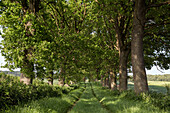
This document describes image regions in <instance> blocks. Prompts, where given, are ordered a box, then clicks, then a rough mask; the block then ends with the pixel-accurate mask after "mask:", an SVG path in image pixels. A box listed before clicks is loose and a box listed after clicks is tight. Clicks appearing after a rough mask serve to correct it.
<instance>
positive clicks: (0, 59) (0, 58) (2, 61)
mask: <svg viewBox="0 0 170 113" xmlns="http://www.w3.org/2000/svg"><path fill="white" fill-rule="evenodd" d="M0 30H1V29H0ZM2 40H3V39H2V37H1V36H0V43H1V41H2ZM4 64H5V58H4V57H3V56H2V54H1V50H0V70H1V71H7V70H8V69H6V68H1V66H3V65H4ZM158 68H159V67H158ZM19 70H20V69H15V70H14V71H19ZM159 70H161V69H160V68H159ZM161 71H162V72H164V73H162V72H160V71H158V70H157V68H156V66H153V67H152V68H151V70H147V69H146V74H148V75H163V74H170V69H169V70H161Z"/></svg>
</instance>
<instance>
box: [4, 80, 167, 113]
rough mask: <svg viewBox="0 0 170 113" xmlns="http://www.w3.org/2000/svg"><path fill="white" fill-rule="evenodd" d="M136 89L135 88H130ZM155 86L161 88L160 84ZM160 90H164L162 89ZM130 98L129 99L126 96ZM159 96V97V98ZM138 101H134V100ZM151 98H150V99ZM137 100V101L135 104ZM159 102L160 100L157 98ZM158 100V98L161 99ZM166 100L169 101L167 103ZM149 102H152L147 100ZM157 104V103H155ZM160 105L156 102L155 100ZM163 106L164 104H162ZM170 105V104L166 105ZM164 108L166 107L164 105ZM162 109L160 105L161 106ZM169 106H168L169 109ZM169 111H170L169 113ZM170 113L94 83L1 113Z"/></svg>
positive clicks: (129, 93) (130, 93) (124, 93)
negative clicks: (59, 95)
mask: <svg viewBox="0 0 170 113" xmlns="http://www.w3.org/2000/svg"><path fill="white" fill-rule="evenodd" d="M130 85H131V86H133V84H130ZM153 86H155V87H158V86H157V84H156V83H155V85H153V83H152V86H151V87H152V88H153ZM160 87H163V86H161V85H160ZM127 94H128V95H127ZM156 96H157V95H156ZM134 97H135V98H134ZM149 98H151V97H148V99H149ZM133 99H135V100H133ZM156 99H157V98H156ZM158 99H159V98H158ZM164 100H166V99H164ZM148 101H150V100H148ZM154 101H155V100H154ZM156 101H157V100H156ZM160 102H161V103H162V102H163V101H160ZM166 103H168V101H167V102H166ZM162 104H165V103H162ZM159 105H160V104H159ZM168 105H169V104H167V106H168ZM168 110H169V109H168ZM5 112H6V113H170V111H165V110H163V109H160V107H159V106H157V107H156V106H155V105H153V104H152V103H151V102H147V101H144V100H141V99H140V98H136V96H135V95H134V93H133V92H130V91H129V92H122V93H119V92H118V91H112V90H109V89H107V88H103V87H101V85H99V84H96V83H93V85H92V87H91V85H90V83H86V84H81V87H80V88H79V89H75V90H73V91H71V92H70V93H69V94H67V95H63V96H62V97H53V98H48V97H46V98H43V99H40V100H36V101H31V102H29V103H27V104H20V105H16V106H13V107H12V108H10V109H8V110H6V111H2V113H5Z"/></svg>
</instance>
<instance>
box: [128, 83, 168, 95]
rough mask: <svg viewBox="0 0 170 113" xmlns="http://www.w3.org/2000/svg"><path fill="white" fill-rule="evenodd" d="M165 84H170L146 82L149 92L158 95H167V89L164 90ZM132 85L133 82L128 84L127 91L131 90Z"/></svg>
mask: <svg viewBox="0 0 170 113" xmlns="http://www.w3.org/2000/svg"><path fill="white" fill-rule="evenodd" d="M166 84H170V82H167V81H148V85H149V91H155V92H158V93H164V94H166V93H167V89H166V88H165V85H166ZM133 88H134V84H133V82H128V89H133Z"/></svg>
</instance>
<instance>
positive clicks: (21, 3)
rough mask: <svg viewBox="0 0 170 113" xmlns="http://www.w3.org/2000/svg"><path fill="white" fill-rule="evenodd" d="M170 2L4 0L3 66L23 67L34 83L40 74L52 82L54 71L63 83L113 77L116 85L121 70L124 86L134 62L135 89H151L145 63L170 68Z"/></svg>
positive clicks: (1, 19)
mask: <svg viewBox="0 0 170 113" xmlns="http://www.w3.org/2000/svg"><path fill="white" fill-rule="evenodd" d="M169 4H170V2H169V1H165V0H147V1H146V0H114V1H113V0H104V1H103V0H3V1H0V8H1V9H0V13H1V17H0V24H1V26H2V27H3V35H2V38H3V39H4V40H3V43H2V44H3V48H2V54H3V56H5V58H6V62H7V64H6V65H5V67H8V68H10V69H14V68H21V72H22V73H23V75H24V76H25V77H29V78H30V83H32V81H33V79H34V78H35V76H37V77H40V78H43V77H46V78H48V79H49V80H50V81H51V84H53V78H54V72H55V73H56V74H57V77H58V78H59V79H60V80H62V81H63V83H67V82H69V81H70V80H71V81H74V82H77V81H80V80H82V79H83V78H84V77H88V78H90V79H92V78H101V79H102V80H103V79H106V78H107V77H109V80H110V88H112V89H116V87H117V85H116V83H117V82H116V75H117V73H119V74H118V75H119V90H120V91H124V90H127V79H128V76H127V72H128V69H131V66H132V69H133V77H134V86H135V88H134V90H135V92H136V93H137V94H138V93H141V92H147V91H148V84H147V77H146V72H145V67H147V68H151V67H152V66H153V65H159V66H160V67H161V68H165V69H169V67H170V66H169V64H170V60H169V53H168V51H169V35H170V34H169V32H168V31H169V29H170V25H169V20H168V18H169V14H168V9H169ZM130 59H131V61H130ZM144 62H145V63H144Z"/></svg>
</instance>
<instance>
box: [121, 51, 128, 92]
mask: <svg viewBox="0 0 170 113" xmlns="http://www.w3.org/2000/svg"><path fill="white" fill-rule="evenodd" d="M128 55H129V50H121V49H120V53H119V91H124V90H127V61H128Z"/></svg>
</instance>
